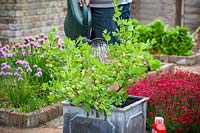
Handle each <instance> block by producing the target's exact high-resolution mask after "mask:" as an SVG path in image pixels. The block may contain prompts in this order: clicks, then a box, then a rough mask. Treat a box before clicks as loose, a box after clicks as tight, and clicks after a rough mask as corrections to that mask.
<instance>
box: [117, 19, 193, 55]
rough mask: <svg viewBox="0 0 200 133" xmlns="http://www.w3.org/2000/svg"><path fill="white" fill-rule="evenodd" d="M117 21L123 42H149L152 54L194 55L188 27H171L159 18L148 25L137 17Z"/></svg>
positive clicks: (120, 38) (118, 34) (119, 34)
mask: <svg viewBox="0 0 200 133" xmlns="http://www.w3.org/2000/svg"><path fill="white" fill-rule="evenodd" d="M117 23H118V25H119V29H120V30H118V32H117V33H115V35H116V36H118V38H119V40H120V41H121V42H122V43H123V44H130V43H132V44H135V43H140V42H143V43H149V44H150V47H149V50H150V52H151V53H152V54H165V55H182V56H188V55H192V51H193V48H194V39H193V35H192V34H190V33H189V31H188V28H186V27H178V26H177V27H175V28H169V27H168V26H167V25H165V24H164V23H163V21H161V20H159V19H156V20H155V21H154V22H152V23H149V24H147V25H144V24H139V22H138V21H137V20H135V19H129V20H118V21H117Z"/></svg>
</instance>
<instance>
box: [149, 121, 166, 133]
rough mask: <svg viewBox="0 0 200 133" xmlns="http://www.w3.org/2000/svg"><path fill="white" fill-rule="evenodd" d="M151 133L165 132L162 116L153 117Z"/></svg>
mask: <svg viewBox="0 0 200 133" xmlns="http://www.w3.org/2000/svg"><path fill="white" fill-rule="evenodd" d="M152 133H166V127H165V125H164V119H163V118H162V117H155V120H154V124H152Z"/></svg>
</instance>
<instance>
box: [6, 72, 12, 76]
mask: <svg viewBox="0 0 200 133" xmlns="http://www.w3.org/2000/svg"><path fill="white" fill-rule="evenodd" d="M12 75H13V74H12V73H11V72H5V76H12Z"/></svg>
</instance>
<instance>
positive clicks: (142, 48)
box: [43, 18, 160, 114]
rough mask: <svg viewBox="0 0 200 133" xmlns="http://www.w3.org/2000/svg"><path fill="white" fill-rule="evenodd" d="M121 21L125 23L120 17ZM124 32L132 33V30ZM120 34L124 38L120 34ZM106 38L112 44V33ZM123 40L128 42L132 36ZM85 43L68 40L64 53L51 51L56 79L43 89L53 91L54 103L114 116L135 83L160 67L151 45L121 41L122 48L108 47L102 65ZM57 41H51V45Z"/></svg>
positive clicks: (46, 84)
mask: <svg viewBox="0 0 200 133" xmlns="http://www.w3.org/2000/svg"><path fill="white" fill-rule="evenodd" d="M117 21H123V20H121V19H120V18H119V19H118V20H117ZM124 22H126V21H124ZM128 22H129V21H128ZM130 22H131V20H130ZM122 24H123V23H122ZM130 25H131V24H130ZM120 30H121V29H120ZM120 30H119V32H120ZM123 32H124V34H129V33H128V32H129V31H127V32H126V31H123ZM52 35H53V34H52ZM116 35H119V36H120V34H118V33H116ZM54 36H56V35H55V34H54ZM103 36H104V37H105V39H106V41H109V39H110V36H109V33H108V32H106V31H104V34H103ZM51 38H54V37H51ZM123 38H124V40H128V39H129V36H128V35H127V36H125V37H123ZM81 40H82V38H81V37H80V38H78V39H77V40H70V39H69V38H64V39H63V41H64V44H65V47H64V49H63V51H62V52H59V51H58V52H57V53H54V52H55V51H54V52H52V51H48V50H47V54H49V57H51V56H56V57H55V58H56V61H55V62H52V61H50V62H49V63H48V64H47V66H49V71H51V74H52V75H53V77H54V79H53V80H52V81H50V82H48V83H45V84H43V89H45V90H47V89H49V90H51V92H50V94H49V96H48V97H49V99H51V100H52V101H56V100H57V99H63V98H67V100H69V101H71V103H72V104H73V105H76V106H81V107H83V109H85V110H86V111H89V110H90V109H91V108H92V109H95V110H96V111H97V112H105V113H107V114H110V113H111V110H112V109H113V108H115V107H116V106H119V105H121V104H122V103H123V102H124V101H125V100H126V98H127V97H128V95H127V93H126V89H127V87H128V86H129V85H130V84H131V83H132V82H133V81H138V80H139V79H140V78H141V77H144V76H145V75H146V71H147V70H148V69H149V68H150V70H156V69H158V68H159V67H160V62H159V61H158V60H155V59H153V57H152V56H151V55H150V53H149V50H148V47H149V43H135V44H134V45H133V42H130V41H127V42H122V41H121V40H120V41H121V44H120V45H108V50H107V52H106V54H107V59H106V61H105V62H100V60H99V59H98V58H96V57H95V56H94V53H95V51H93V50H92V48H91V46H90V45H88V44H84V43H82V41H81ZM54 42H55V41H54V40H50V42H49V43H50V44H53V43H54ZM47 46H49V45H47ZM46 49H47V48H46ZM62 57H64V58H62ZM55 58H54V59H55ZM60 63H61V64H60Z"/></svg>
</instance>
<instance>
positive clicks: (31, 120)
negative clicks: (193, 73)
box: [0, 63, 174, 128]
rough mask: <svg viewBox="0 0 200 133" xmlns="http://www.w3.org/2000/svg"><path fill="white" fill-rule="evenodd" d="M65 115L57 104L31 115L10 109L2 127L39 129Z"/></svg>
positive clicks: (2, 114)
mask: <svg viewBox="0 0 200 133" xmlns="http://www.w3.org/2000/svg"><path fill="white" fill-rule="evenodd" d="M160 70H161V71H162V72H165V71H166V70H172V71H173V70H174V64H168V63H166V64H163V65H162V67H161V69H160ZM156 73H157V72H156V71H152V72H148V76H150V75H154V74H156ZM62 113H63V110H62V106H61V104H55V105H51V106H47V107H44V108H41V109H40V110H36V111H33V112H30V113H19V112H14V111H12V110H9V109H4V108H1V109H0V125H2V126H5V127H16V128H33V127H39V126H41V125H43V124H45V123H46V122H48V121H50V120H52V119H54V118H56V117H58V116H61V115H62Z"/></svg>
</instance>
